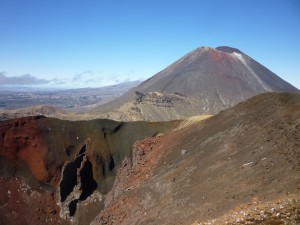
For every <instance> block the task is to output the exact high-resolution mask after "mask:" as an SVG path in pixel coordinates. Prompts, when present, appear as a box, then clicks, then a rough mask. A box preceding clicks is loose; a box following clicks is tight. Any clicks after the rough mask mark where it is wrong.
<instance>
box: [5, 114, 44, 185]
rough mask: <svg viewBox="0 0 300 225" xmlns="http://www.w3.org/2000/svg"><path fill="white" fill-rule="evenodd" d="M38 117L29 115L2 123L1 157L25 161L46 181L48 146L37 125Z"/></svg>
mask: <svg viewBox="0 0 300 225" xmlns="http://www.w3.org/2000/svg"><path fill="white" fill-rule="evenodd" d="M37 120H38V117H28V118H21V119H19V120H15V122H14V123H12V121H6V122H3V123H1V124H0V131H1V138H0V146H2V147H1V148H0V157H4V158H7V159H11V160H16V161H18V162H19V163H22V162H25V163H26V165H28V167H29V168H30V170H31V173H32V175H33V176H34V177H35V178H36V179H37V180H38V181H42V182H46V181H47V178H48V172H47V169H46V166H45V163H44V156H45V154H46V152H47V146H46V144H45V143H44V141H43V139H42V138H41V136H40V133H39V130H38V127H37Z"/></svg>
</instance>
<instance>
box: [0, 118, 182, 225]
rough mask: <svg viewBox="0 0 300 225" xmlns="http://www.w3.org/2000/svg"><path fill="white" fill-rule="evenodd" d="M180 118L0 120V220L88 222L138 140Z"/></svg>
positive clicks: (18, 223) (21, 224)
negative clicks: (167, 120)
mask: <svg viewBox="0 0 300 225" xmlns="http://www.w3.org/2000/svg"><path fill="white" fill-rule="evenodd" d="M177 123H178V122H171V123H147V122H131V123H124V122H116V121H110V120H92V121H77V122H73V121H64V120H58V119H52V118H45V117H27V118H20V119H15V120H7V121H2V122H0V211H1V213H0V224H1V225H2V224H14V225H27V224H35V225H38V224H69V223H70V221H73V222H74V224H88V223H89V221H91V220H92V219H93V218H94V217H93V216H95V215H96V214H97V213H99V211H100V210H101V208H102V207H103V201H102V198H103V196H105V194H106V193H107V192H108V191H109V190H110V189H111V187H112V185H113V182H114V178H115V174H116V169H117V168H118V167H119V165H120V164H121V162H122V161H123V159H124V158H125V157H129V156H130V155H131V150H132V145H133V143H134V142H135V141H136V140H140V139H143V138H145V137H152V136H156V135H158V134H160V133H165V132H168V131H170V130H171V129H173V128H174V127H175V126H177ZM61 175H63V176H61ZM95 190H96V191H95ZM57 204H58V205H57ZM59 205H60V206H61V208H62V210H60V207H59ZM66 219H67V220H66Z"/></svg>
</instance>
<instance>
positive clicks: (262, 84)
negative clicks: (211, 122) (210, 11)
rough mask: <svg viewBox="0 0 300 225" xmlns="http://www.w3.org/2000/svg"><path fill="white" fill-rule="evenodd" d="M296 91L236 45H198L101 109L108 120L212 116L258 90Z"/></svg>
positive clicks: (253, 94) (257, 92) (261, 91)
mask: <svg viewBox="0 0 300 225" xmlns="http://www.w3.org/2000/svg"><path fill="white" fill-rule="evenodd" d="M298 91H299V90H298V89H297V88H295V87H293V86H292V85H291V84H289V83H287V82H286V81H284V80H283V79H281V78H280V77H279V76H277V75H276V74H275V73H273V72H272V71H270V70H269V69H267V68H266V67H264V66H263V65H261V64H260V63H258V62H257V61H255V60H254V59H252V58H251V57H249V56H248V55H246V54H245V53H243V52H242V51H240V50H238V49H235V48H231V47H227V46H221V47H217V48H210V47H200V48H197V49H195V50H193V51H192V52H190V53H188V54H186V55H185V56H183V57H182V58H180V59H179V60H177V61H176V62H174V63H173V64H171V65H170V66H168V67H167V68H165V69H164V70H162V71H161V72H159V73H157V74H156V75H154V76H153V77H151V78H149V79H148V80H146V81H144V82H143V83H141V84H140V85H138V86H137V87H136V88H134V89H133V90H131V91H129V92H128V93H127V94H125V96H123V97H121V98H120V99H118V100H116V101H113V102H111V103H108V105H106V106H105V107H104V110H106V112H111V110H112V109H113V113H109V116H108V117H109V118H112V119H121V120H128V119H129V120H132V119H137V120H140V119H146V120H170V119H180V118H183V117H188V116H194V115H197V114H216V113H218V112H219V111H221V110H223V109H226V108H229V107H232V106H234V105H236V104H237V103H239V102H241V101H244V100H246V99H248V98H250V97H252V96H255V95H257V94H260V93H264V92H298ZM116 108H117V109H116ZM97 110H100V111H102V110H103V109H100V108H99V109H95V110H94V112H95V111H97Z"/></svg>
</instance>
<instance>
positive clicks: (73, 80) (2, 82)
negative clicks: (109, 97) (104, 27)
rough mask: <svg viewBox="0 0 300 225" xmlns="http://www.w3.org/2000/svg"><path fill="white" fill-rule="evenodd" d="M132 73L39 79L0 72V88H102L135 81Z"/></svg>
mask: <svg viewBox="0 0 300 225" xmlns="http://www.w3.org/2000/svg"><path fill="white" fill-rule="evenodd" d="M133 73H134V72H133V71H131V72H129V73H128V74H127V75H126V74H125V75H118V74H110V75H107V74H106V73H105V74H104V73H103V72H101V71H100V72H93V71H91V70H86V71H83V72H81V73H78V74H76V75H74V76H73V77H69V78H68V77H63V76H60V77H56V78H51V79H40V78H37V77H35V76H33V75H30V74H24V75H22V76H7V75H6V73H5V72H0V87H1V86H10V85H16V86H39V87H60V88H73V87H75V88H81V87H103V86H109V85H115V84H119V83H124V82H129V81H136V80H139V79H135V77H134V74H133Z"/></svg>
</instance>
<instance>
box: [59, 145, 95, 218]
mask: <svg viewBox="0 0 300 225" xmlns="http://www.w3.org/2000/svg"><path fill="white" fill-rule="evenodd" d="M85 152H86V145H84V146H83V147H82V148H81V149H80V150H79V152H78V154H77V156H76V158H75V160H74V161H71V162H69V163H68V164H67V165H66V166H65V169H64V170H63V175H62V179H61V182H60V198H61V202H63V203H64V204H66V205H68V207H67V208H68V211H69V216H70V217H72V216H74V215H75V213H76V208H77V203H78V202H80V201H84V200H86V199H87V198H88V197H89V196H90V195H91V194H93V192H94V191H95V190H96V188H97V183H96V181H95V180H94V178H93V167H92V163H91V162H90V161H89V160H88V159H87V157H86V155H85ZM78 196H79V197H78Z"/></svg>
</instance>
